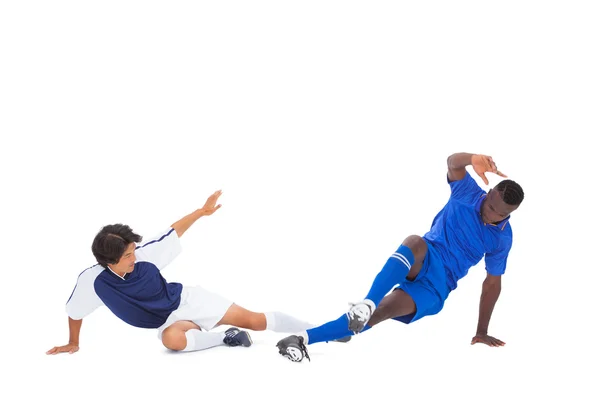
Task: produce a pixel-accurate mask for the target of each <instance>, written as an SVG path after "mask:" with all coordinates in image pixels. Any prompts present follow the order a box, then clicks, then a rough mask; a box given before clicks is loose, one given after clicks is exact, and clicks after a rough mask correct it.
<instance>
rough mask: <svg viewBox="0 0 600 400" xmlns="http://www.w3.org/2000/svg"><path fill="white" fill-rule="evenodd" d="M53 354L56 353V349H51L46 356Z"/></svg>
mask: <svg viewBox="0 0 600 400" xmlns="http://www.w3.org/2000/svg"><path fill="white" fill-rule="evenodd" d="M54 353H56V347H53V348H51V349H50V350H48V351H47V352H46V354H54Z"/></svg>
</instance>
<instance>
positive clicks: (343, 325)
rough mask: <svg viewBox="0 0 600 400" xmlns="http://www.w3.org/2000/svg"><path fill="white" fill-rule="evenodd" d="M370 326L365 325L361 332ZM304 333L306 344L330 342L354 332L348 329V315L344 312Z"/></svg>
mask: <svg viewBox="0 0 600 400" xmlns="http://www.w3.org/2000/svg"><path fill="white" fill-rule="evenodd" d="M370 328H371V327H370V326H368V325H365V329H363V330H362V331H361V333H362V332H365V331H366V330H368V329H370ZM306 334H307V335H308V343H307V344H313V343H319V342H330V341H333V340H336V339H341V338H344V337H346V336H352V335H354V332H352V331H351V330H349V329H348V317H347V316H346V314H344V315H342V316H341V317H339V318H338V319H336V320H334V321H331V322H327V323H325V324H323V325H321V326H317V327H316V328H311V329H308V330H307V331H306Z"/></svg>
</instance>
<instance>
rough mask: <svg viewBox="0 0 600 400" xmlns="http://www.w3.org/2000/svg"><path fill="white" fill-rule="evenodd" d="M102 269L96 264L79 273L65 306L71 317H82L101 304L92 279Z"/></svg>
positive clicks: (102, 269) (102, 268) (94, 278)
mask: <svg viewBox="0 0 600 400" xmlns="http://www.w3.org/2000/svg"><path fill="white" fill-rule="evenodd" d="M102 271H104V267H103V266H101V265H100V264H96V265H94V266H92V267H89V268H87V269H86V270H84V271H83V272H82V273H81V274H79V277H78V278H77V283H76V284H75V288H74V289H73V292H72V293H71V296H70V297H69V300H67V304H66V306H65V309H66V311H67V314H68V315H69V317H70V318H71V319H82V318H84V317H85V316H87V315H89V314H91V313H92V311H94V310H95V309H96V308H98V307H100V306H101V305H103V303H102V300H100V297H98V295H97V294H96V290H95V289H94V281H95V280H96V277H98V275H100V273H101V272H102Z"/></svg>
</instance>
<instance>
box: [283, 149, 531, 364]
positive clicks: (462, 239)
mask: <svg viewBox="0 0 600 400" xmlns="http://www.w3.org/2000/svg"><path fill="white" fill-rule="evenodd" d="M447 161H448V171H447V182H448V184H449V186H450V198H449V199H448V201H447V203H446V205H445V206H444V207H443V208H442V210H441V211H440V212H439V213H438V214H437V215H436V216H435V218H434V219H433V223H432V225H431V228H430V230H429V232H427V233H425V234H424V235H423V236H418V235H411V236H408V237H407V238H406V239H404V241H403V242H402V244H401V245H400V247H399V248H398V249H397V250H396V251H395V252H394V253H393V254H392V255H391V256H390V257H389V259H388V260H387V262H386V263H385V265H384V266H383V268H382V269H381V271H380V272H379V273H378V274H377V276H376V277H375V280H374V281H373V283H372V285H371V288H370V290H369V292H368V293H367V295H366V297H365V298H364V300H363V301H361V302H358V303H355V304H351V307H350V309H349V310H348V312H346V313H345V314H344V315H342V316H341V317H340V318H338V319H337V320H333V321H331V322H328V323H325V324H323V325H321V326H318V327H315V328H311V329H308V330H304V331H300V332H297V334H295V335H292V336H288V337H286V338H284V339H282V340H280V341H279V342H278V343H277V347H278V348H279V353H280V354H281V355H283V356H285V357H287V358H289V359H290V360H292V361H295V362H300V361H302V360H303V359H304V358H308V359H309V360H310V358H309V356H308V351H307V347H306V346H307V345H310V344H314V343H319V342H328V341H334V340H336V339H340V338H343V337H348V336H349V335H353V334H358V333H360V332H364V331H366V330H368V329H370V328H372V327H373V326H374V325H376V324H378V323H380V322H382V321H385V320H387V319H394V320H396V321H400V322H403V323H405V324H411V323H413V322H415V321H418V320H419V319H421V318H423V317H425V316H430V315H435V314H437V313H439V312H440V311H441V310H442V308H443V306H444V302H445V300H446V299H447V297H448V295H449V294H450V292H451V291H453V290H454V289H456V287H457V282H458V280H459V279H461V278H463V277H464V276H465V275H466V274H467V272H468V270H469V269H470V268H471V267H473V266H474V265H476V264H478V263H479V262H480V261H481V260H482V259H484V262H485V269H486V271H487V276H486V278H485V280H484V282H483V290H482V294H481V298H480V306H479V322H478V325H477V329H476V334H475V336H474V337H473V339H472V340H471V343H472V344H474V343H484V344H487V345H489V346H494V347H495V346H503V345H504V342H502V341H501V340H499V339H496V338H494V337H492V336H490V335H488V325H489V322H490V318H491V315H492V310H493V309H494V306H495V304H496V301H497V300H498V297H499V295H500V288H501V278H502V275H503V274H504V272H505V270H506V262H507V257H508V254H509V252H510V249H511V246H512V240H513V237H512V230H511V226H510V223H509V218H510V214H511V213H512V212H513V211H515V210H516V209H517V208H518V207H519V205H520V204H521V202H522V201H523V198H524V193H523V189H522V188H521V186H520V185H519V184H517V183H516V182H514V181H512V180H510V179H505V180H502V181H501V182H500V183H498V184H497V185H496V186H495V187H494V188H492V189H491V190H489V191H488V192H487V193H486V192H485V191H484V190H483V189H481V188H480V187H479V185H478V184H477V182H476V181H475V180H474V179H473V177H472V176H471V175H470V174H469V173H468V171H467V170H466V167H467V166H469V165H471V166H472V168H473V170H474V171H475V173H476V174H477V175H478V176H479V177H480V178H481V179H482V180H483V182H484V183H485V184H486V185H488V184H489V182H488V179H487V177H486V175H485V174H486V173H494V174H497V175H499V176H501V177H503V178H507V177H506V175H504V174H503V173H501V172H500V171H498V169H497V168H496V164H495V162H494V160H493V159H492V157H490V156H486V155H481V154H471V153H456V154H452V155H451V156H450V157H448V160H447ZM396 286H397V287H396ZM392 289H393V290H392ZM390 291H391V292H390Z"/></svg>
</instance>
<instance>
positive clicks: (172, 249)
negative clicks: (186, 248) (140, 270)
mask: <svg viewBox="0 0 600 400" xmlns="http://www.w3.org/2000/svg"><path fill="white" fill-rule="evenodd" d="M181 251H182V249H181V241H180V240H179V236H178V235H177V232H176V231H175V229H173V228H171V227H169V229H168V230H166V231H163V232H162V233H161V234H159V235H157V236H155V237H154V238H152V239H150V240H149V241H147V242H144V243H142V244H140V245H139V246H138V247H137V248H136V249H135V258H136V261H147V262H150V263H152V264H154V265H156V267H157V268H158V269H163V268H164V267H166V266H167V265H169V264H170V263H171V262H172V261H173V260H174V259H175V258H176V257H177V256H178V255H179V254H180V253H181Z"/></svg>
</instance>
